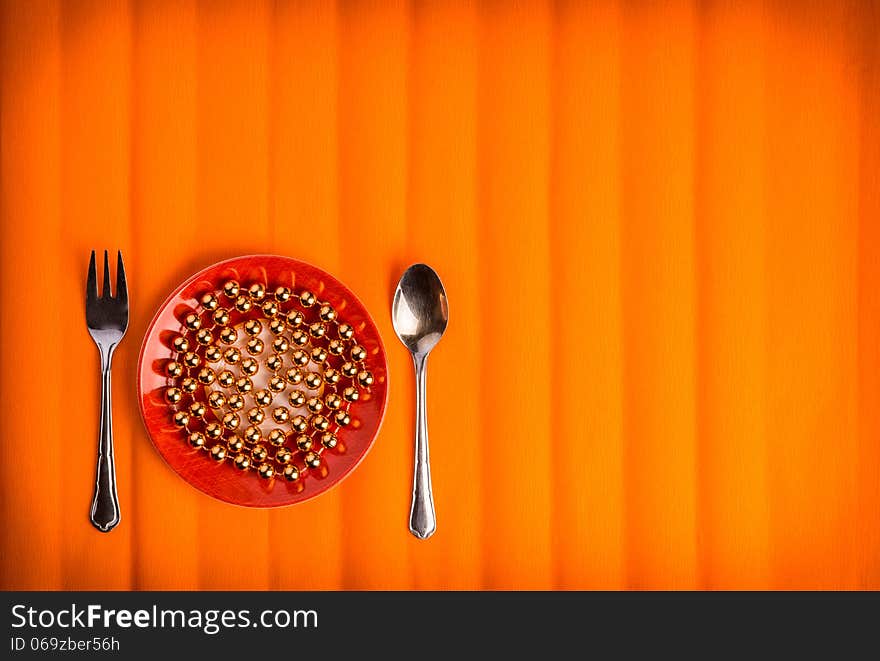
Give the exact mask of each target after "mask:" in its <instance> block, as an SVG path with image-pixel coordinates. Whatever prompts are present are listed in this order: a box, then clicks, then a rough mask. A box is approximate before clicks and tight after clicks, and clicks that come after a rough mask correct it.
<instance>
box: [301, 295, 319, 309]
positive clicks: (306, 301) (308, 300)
mask: <svg viewBox="0 0 880 661" xmlns="http://www.w3.org/2000/svg"><path fill="white" fill-rule="evenodd" d="M317 300H318V299H316V298H315V295H314V294H313V293H312V292H310V291H304V292H303V293H302V294H300V295H299V302H300V303H301V304H302V306H303V307H304V308H310V307H312V306H313V305H314V304H315V301H317Z"/></svg>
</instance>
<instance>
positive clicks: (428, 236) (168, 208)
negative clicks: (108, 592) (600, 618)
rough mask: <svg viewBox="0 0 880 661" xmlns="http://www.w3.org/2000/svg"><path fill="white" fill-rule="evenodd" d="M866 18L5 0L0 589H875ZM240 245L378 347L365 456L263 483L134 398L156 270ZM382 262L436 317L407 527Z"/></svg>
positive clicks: (502, 6) (878, 204)
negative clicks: (447, 315) (97, 469)
mask: <svg viewBox="0 0 880 661" xmlns="http://www.w3.org/2000/svg"><path fill="white" fill-rule="evenodd" d="M878 34H880V4H878V3H877V2H868V1H864V2H858V1H849V2H833V3H832V2H775V1H771V0H767V1H766V2H756V1H751V2H733V1H730V2H719V1H707V2H670V3H660V2H624V1H620V2H598V1H597V2H590V3H582V2H576V1H574V0H572V1H571V2H563V1H561V2H556V3H551V2H485V3H476V4H472V3H467V2H412V3H393V2H342V1H340V2H338V3H336V4H335V5H334V4H332V3H326V2H319V1H315V2H282V1H278V2H271V1H263V2H214V1H212V2H192V1H190V2H187V1H183V2H170V1H159V0H155V1H135V0H131V1H129V2H50V1H45V0H34V1H32V2H31V1H29V2H24V1H20V2H12V1H9V0H7V1H5V2H3V3H2V53H0V82H2V88H0V137H2V140H0V152H2V155H0V182H2V188H0V201H2V212H0V213H2V226H0V230H2V233H0V237H2V246H0V284H2V288H3V300H2V307H0V342H2V348H0V376H2V381H0V428H2V432H3V433H2V439H0V493H2V498H0V513H2V525H0V587H4V588H44V589H45V588H80V589H89V588H92V589H101V588H117V589H127V588H136V589H150V588H151V589H159V588H184V589H188V588H203V589H212V588H254V589H261V588H289V589H298V588H880V38H878ZM103 247H108V248H111V249H113V248H117V247H118V248H121V249H122V250H123V251H124V253H125V256H126V260H127V266H128V269H129V284H130V287H131V297H132V301H133V310H132V321H131V326H130V329H129V334H128V337H127V338H126V340H125V341H124V343H123V344H122V346H121V349H120V351H119V352H118V354H117V358H116V362H115V383H114V385H115V392H114V397H115V425H116V439H117V469H118V473H119V482H120V501H121V506H122V510H123V521H122V524H121V525H120V526H119V528H117V529H116V530H115V531H114V532H112V533H111V534H109V535H102V534H100V533H98V532H96V531H95V530H94V529H93V528H92V527H91V526H90V525H89V523H88V520H87V514H88V507H89V502H90V498H91V493H92V481H93V474H94V463H95V445H96V434H97V423H98V396H99V393H98V376H97V367H98V363H97V354H96V350H95V348H94V347H93V345H92V344H91V340H90V339H89V337H88V335H87V334H86V332H85V328H84V320H83V309H82V308H83V305H82V298H83V282H84V278H85V273H86V265H87V260H88V255H89V250H91V249H92V248H103ZM255 252H277V253H281V254H287V255H290V256H293V257H296V258H300V259H304V260H306V261H310V262H312V263H314V264H316V265H317V266H320V267H322V268H324V269H327V270H329V271H330V272H332V273H334V274H335V275H337V276H338V277H339V278H340V279H341V280H342V281H343V282H345V283H347V284H348V285H349V286H350V287H351V288H352V289H353V290H354V291H355V292H356V293H357V294H358V295H359V296H360V298H361V299H362V300H363V301H364V303H365V304H366V305H367V307H368V308H369V309H370V310H371V312H372V313H373V315H374V317H375V318H376V320H377V323H378V325H379V329H380V331H381V333H382V334H383V337H384V339H385V342H386V346H387V348H388V350H389V359H390V370H391V400H390V407H389V413H388V416H387V418H386V421H385V426H384V428H383V431H382V434H381V435H380V437H379V439H378V440H377V442H376V445H375V446H374V449H373V451H372V452H371V453H370V455H369V456H368V457H367V459H366V460H365V462H364V463H363V464H362V465H361V467H359V468H358V470H357V471H355V473H354V474H353V475H352V476H351V477H349V478H348V480H346V481H345V482H344V483H343V484H342V485H340V487H339V488H337V489H335V490H333V491H332V492H330V493H328V494H326V495H324V496H322V497H321V498H318V499H316V500H315V501H313V502H309V503H306V504H303V505H301V506H296V507H293V508H288V509H282V510H275V511H254V510H248V509H241V508H235V507H231V506H229V505H225V504H223V503H221V502H219V501H215V500H212V499H210V498H208V497H206V496H203V495H202V494H200V493H199V492H197V491H196V490H195V489H193V488H191V487H189V486H188V485H186V484H185V483H183V482H182V481H181V480H180V479H179V478H178V477H177V476H176V475H174V473H173V472H172V471H170V470H169V469H168V468H167V467H166V466H165V465H164V464H163V463H162V461H161V459H160V458H159V456H158V455H157V453H156V452H155V451H154V450H153V448H152V447H151V445H150V443H149V440H148V439H147V437H146V435H145V432H144V429H143V426H142V424H141V422H140V420H139V418H138V414H137V405H136V398H135V363H136V357H137V351H138V348H139V344H140V341H141V338H142V336H143V333H144V331H145V329H146V325H147V323H148V322H149V320H150V317H151V315H152V314H153V312H154V311H155V309H156V308H157V306H158V305H159V304H160V302H161V301H162V300H163V298H164V297H165V295H167V294H168V292H169V291H171V289H172V288H173V287H174V286H175V285H176V284H178V283H179V282H181V281H182V280H183V279H184V278H185V277H186V276H188V275H189V274H190V273H192V272H194V271H195V270H197V269H199V268H201V267H203V266H205V265H207V264H209V263H212V262H214V261H217V260H219V259H222V258H227V257H232V256H235V255H239V254H247V253H255ZM413 261H426V262H428V263H430V264H432V265H434V266H435V267H436V268H437V270H438V271H439V272H440V273H441V275H442V276H443V278H444V280H445V283H446V286H447V289H448V292H449V299H450V309H451V314H452V320H451V323H450V327H449V332H448V334H447V336H446V337H445V338H444V340H443V342H442V343H441V344H440V345H439V347H438V349H437V351H436V354H435V355H434V356H433V357H432V360H431V365H430V377H429V399H430V420H431V432H432V436H431V442H432V459H433V472H434V484H435V493H436V500H437V511H438V532H437V534H436V535H435V536H434V537H433V538H432V539H431V540H430V541H428V542H421V541H418V540H416V539H415V538H413V537H411V536H410V535H409V533H408V532H407V531H406V521H407V513H408V499H409V489H410V479H411V461H412V460H411V452H412V450H411V443H412V441H411V429H412V417H413V411H412V388H413V379H412V376H411V374H410V369H411V368H410V363H409V359H408V357H407V355H406V354H405V353H404V351H403V349H402V347H400V346H398V345H397V341H396V340H395V339H394V336H393V334H392V329H391V325H390V319H389V315H388V309H389V302H390V296H391V292H392V287H393V284H394V282H395V281H396V278H397V277H398V275H399V274H400V272H401V271H402V269H403V268H404V267H405V266H406V265H407V264H408V263H410V262H413Z"/></svg>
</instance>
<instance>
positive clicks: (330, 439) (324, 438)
mask: <svg viewBox="0 0 880 661" xmlns="http://www.w3.org/2000/svg"><path fill="white" fill-rule="evenodd" d="M338 443H339V439H337V438H336V434H331V433H330V432H327V433H326V434H321V445H323V446H324V447H325V448H327V449H328V450H332V449H333V448H335V447H336V445H337V444H338Z"/></svg>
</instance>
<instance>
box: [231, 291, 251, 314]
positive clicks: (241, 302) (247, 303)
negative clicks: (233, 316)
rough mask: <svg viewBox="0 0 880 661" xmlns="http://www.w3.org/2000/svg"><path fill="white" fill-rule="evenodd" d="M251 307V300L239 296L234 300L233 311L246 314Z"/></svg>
mask: <svg viewBox="0 0 880 661" xmlns="http://www.w3.org/2000/svg"><path fill="white" fill-rule="evenodd" d="M253 305H254V304H253V303H252V302H251V299H250V298H249V297H247V296H243V295H239V296H237V297H236V299H235V309H236V310H238V311H239V312H247V311H248V310H250V309H251V308H252V307H253Z"/></svg>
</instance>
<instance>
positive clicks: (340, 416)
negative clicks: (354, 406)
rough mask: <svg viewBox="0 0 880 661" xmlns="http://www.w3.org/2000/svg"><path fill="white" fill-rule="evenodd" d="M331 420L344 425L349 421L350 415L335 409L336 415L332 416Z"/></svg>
mask: <svg viewBox="0 0 880 661" xmlns="http://www.w3.org/2000/svg"><path fill="white" fill-rule="evenodd" d="M333 421H334V422H335V423H336V424H337V425H339V426H340V427H345V426H347V425H348V423H349V422H351V416H349V415H348V412H347V411H337V412H336V415H334V416H333Z"/></svg>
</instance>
